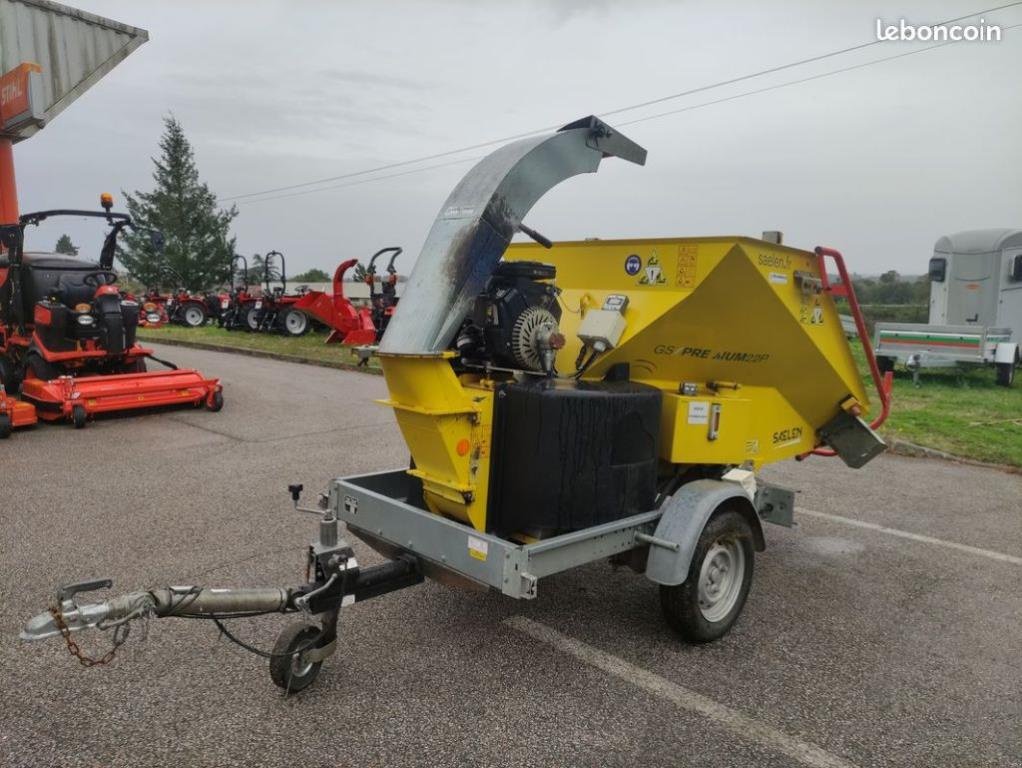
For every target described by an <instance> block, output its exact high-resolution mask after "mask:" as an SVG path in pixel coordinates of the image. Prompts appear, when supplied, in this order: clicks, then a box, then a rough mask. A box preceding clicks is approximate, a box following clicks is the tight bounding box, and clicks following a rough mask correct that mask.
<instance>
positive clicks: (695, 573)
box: [660, 509, 753, 643]
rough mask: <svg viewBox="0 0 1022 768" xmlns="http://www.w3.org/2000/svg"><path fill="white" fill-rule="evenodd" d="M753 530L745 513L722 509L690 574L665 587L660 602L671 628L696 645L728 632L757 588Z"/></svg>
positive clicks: (702, 538)
mask: <svg viewBox="0 0 1022 768" xmlns="http://www.w3.org/2000/svg"><path fill="white" fill-rule="evenodd" d="M752 567H753V545H752V530H751V529H750V528H749V523H748V522H746V520H745V518H744V517H742V515H741V514H739V513H738V512H736V511H734V510H732V509H724V510H722V511H720V512H718V513H716V514H715V515H714V516H713V517H712V518H710V520H709V522H707V523H706V527H705V528H703V532H702V533H701V534H700V536H699V542H698V543H697V544H696V549H695V553H694V554H693V556H692V564H691V565H690V566H689V569H688V578H687V579H685V581H684V582H683V583H681V584H678V585H676V586H666V585H661V586H660V606H661V607H662V609H663V612H664V616H665V618H666V619H667V623H668V624H669V625H670V627H671V628H672V629H673V630H674V631H675V632H677V633H678V634H679V635H681V636H682V638H684V639H685V640H687V641H688V642H690V643H708V642H710V641H711V640H716V639H718V638H720V637H723V636H724V635H726V634H727V633H728V632H729V631H730V630H731V627H732V625H733V624H734V623H735V621H736V620H737V619H738V616H739V614H740V613H741V612H742V608H743V607H744V606H745V599H746V598H747V597H748V596H749V588H750V587H751V586H752Z"/></svg>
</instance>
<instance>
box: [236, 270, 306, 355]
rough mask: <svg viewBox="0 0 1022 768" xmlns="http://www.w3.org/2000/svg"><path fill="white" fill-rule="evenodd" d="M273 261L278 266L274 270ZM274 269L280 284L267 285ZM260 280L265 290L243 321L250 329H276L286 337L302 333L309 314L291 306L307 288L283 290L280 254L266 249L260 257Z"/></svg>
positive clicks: (283, 275)
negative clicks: (261, 264) (261, 278)
mask: <svg viewBox="0 0 1022 768" xmlns="http://www.w3.org/2000/svg"><path fill="white" fill-rule="evenodd" d="M275 264H279V265H280V269H279V271H277V269H276V267H275V266H274V265H275ZM274 272H277V274H279V275H280V287H278V288H270V284H271V283H272V282H273V276H274ZM263 283H264V284H265V286H266V289H265V290H264V291H263V295H262V296H261V297H259V298H258V299H256V300H255V301H254V302H253V303H252V306H251V308H250V309H249V310H248V311H247V312H246V315H245V317H246V324H247V325H248V326H249V328H250V329H251V330H253V331H276V332H280V333H283V334H286V335H287V336H302V335H304V334H306V333H308V331H309V329H310V328H311V327H312V322H311V321H310V320H309V316H308V315H307V314H305V312H303V311H302V310H301V309H299V308H297V307H296V306H295V305H296V304H297V303H298V302H299V301H301V299H302V298H303V297H304V296H305V294H306V293H307V291H304V290H303V291H299V292H298V293H288V292H287V267H286V265H285V263H284V254H282V253H281V252H280V251H270V252H268V253H267V254H266V256H264V257H263Z"/></svg>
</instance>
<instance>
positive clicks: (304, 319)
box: [279, 307, 312, 336]
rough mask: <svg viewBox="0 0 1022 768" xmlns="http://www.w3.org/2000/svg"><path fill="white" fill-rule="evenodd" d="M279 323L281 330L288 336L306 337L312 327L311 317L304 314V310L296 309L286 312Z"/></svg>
mask: <svg viewBox="0 0 1022 768" xmlns="http://www.w3.org/2000/svg"><path fill="white" fill-rule="evenodd" d="M279 322H280V329H281V330H282V331H283V332H284V334H285V335H287V336H304V335H305V334H307V333H308V332H309V328H311V327H312V323H311V322H310V320H309V316H308V315H307V314H305V313H304V312H302V310H300V309H294V308H293V307H292V308H291V309H286V310H284V313H283V314H282V315H281V316H280V321H279Z"/></svg>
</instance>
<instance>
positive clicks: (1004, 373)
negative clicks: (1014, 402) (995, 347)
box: [994, 363, 1015, 387]
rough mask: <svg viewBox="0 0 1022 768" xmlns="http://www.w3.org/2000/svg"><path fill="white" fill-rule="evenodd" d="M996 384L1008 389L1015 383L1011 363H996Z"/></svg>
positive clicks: (1013, 368) (1013, 367) (1013, 369)
mask: <svg viewBox="0 0 1022 768" xmlns="http://www.w3.org/2000/svg"><path fill="white" fill-rule="evenodd" d="M994 368H995V369H996V375H997V383H998V384H999V385H1000V386H1002V387H1010V386H1011V385H1012V384H1013V383H1014V382H1015V366H1014V365H1013V364H1011V363H997V364H996V365H995V366H994Z"/></svg>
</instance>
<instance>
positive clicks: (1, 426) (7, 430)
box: [0, 413, 12, 440]
mask: <svg viewBox="0 0 1022 768" xmlns="http://www.w3.org/2000/svg"><path fill="white" fill-rule="evenodd" d="M11 429H12V427H11V417H10V416H8V415H7V414H6V413H0V440H6V439H7V438H8V437H10V436H11Z"/></svg>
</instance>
